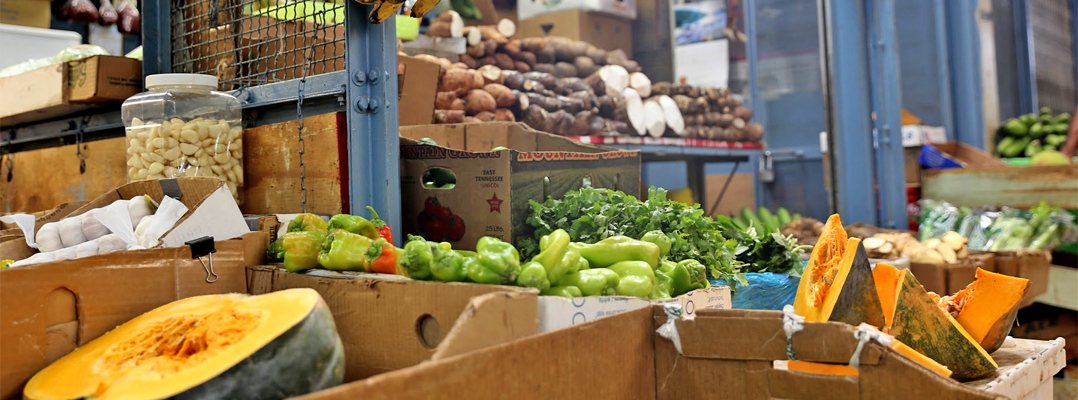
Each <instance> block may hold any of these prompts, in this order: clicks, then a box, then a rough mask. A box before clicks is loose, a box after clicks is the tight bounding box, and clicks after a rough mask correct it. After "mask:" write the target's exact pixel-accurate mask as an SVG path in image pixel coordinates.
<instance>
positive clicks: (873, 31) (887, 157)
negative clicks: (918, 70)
mask: <svg viewBox="0 0 1078 400" xmlns="http://www.w3.org/2000/svg"><path fill="white" fill-rule="evenodd" d="M866 3H867V4H866V8H867V10H866V11H867V14H866V20H867V21H868V25H869V26H868V28H869V32H868V33H869V38H870V40H869V42H870V44H871V45H870V46H869V65H870V66H871V74H872V77H873V78H874V79H873V85H872V104H873V110H874V111H875V113H876V130H875V132H876V141H875V142H876V181H877V183H878V187H879V197H880V217H879V220H880V226H882V227H885V228H891V229H895V228H900V227H905V226H906V223H905V222H906V179H905V161H904V159H903V155H902V87H901V86H900V85H899V72H898V71H899V65H898V36H897V34H896V32H895V31H896V27H895V3H894V0H870V1H867V2H866Z"/></svg>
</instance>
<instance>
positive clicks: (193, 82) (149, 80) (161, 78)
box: [146, 74, 217, 89]
mask: <svg viewBox="0 0 1078 400" xmlns="http://www.w3.org/2000/svg"><path fill="white" fill-rule="evenodd" d="M158 86H208V87H211V88H214V89H216V88H217V77H216V76H213V75H204V74H157V75H149V76H147V77H146V88H147V89H149V88H153V87H158Z"/></svg>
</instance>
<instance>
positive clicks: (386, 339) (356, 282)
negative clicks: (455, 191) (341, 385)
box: [247, 266, 539, 382]
mask: <svg viewBox="0 0 1078 400" xmlns="http://www.w3.org/2000/svg"><path fill="white" fill-rule="evenodd" d="M291 288H312V289H315V290H317V291H318V293H319V294H321V295H322V298H323V299H325V300H326V304H327V305H329V309H330V311H331V312H332V313H333V318H334V321H335V322H336V324H337V330H338V331H339V332H340V335H341V341H342V342H344V353H345V356H344V360H345V368H344V374H345V381H346V382H349V381H354V380H359V379H365V378H368V377H371V376H374V375H378V374H382V373H385V372H388V371H394V370H398V369H402V368H407V367H411V366H413V365H416V364H419V363H421V362H423V361H427V360H431V359H438V358H444V357H450V356H453V355H456V354H462V353H465V352H468V351H471V350H474V349H478V348H483V347H488V346H494V345H497V344H499V343H507V342H510V341H513V340H516V339H520V338H523V337H526V336H531V335H534V334H535V333H536V332H537V330H538V323H539V322H538V317H537V314H536V309H537V308H536V297H537V295H538V293H537V292H536V291H535V290H533V289H525V288H518V287H511V286H496V285H479V284H471V283H445V282H427V281H414V280H410V279H407V278H403V277H395V276H392V275H381V274H360V273H347V272H334V271H326V270H314V271H311V272H308V273H307V274H293V273H288V272H286V271H284V270H283V269H281V268H279V267H278V266H258V267H251V268H248V270H247V289H248V291H249V293H250V294H263V293H268V292H272V291H278V290H284V289H291ZM487 294H497V295H500V296H501V297H502V300H504V301H497V302H491V303H490V304H489V307H483V306H480V305H479V304H478V303H482V302H483V301H479V300H478V298H477V296H483V295H487ZM473 298H476V299H473ZM477 302H478V303H477Z"/></svg>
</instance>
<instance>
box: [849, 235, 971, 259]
mask: <svg viewBox="0 0 1078 400" xmlns="http://www.w3.org/2000/svg"><path fill="white" fill-rule="evenodd" d="M967 243H969V239H967V238H966V237H965V236H962V235H961V234H959V233H958V232H955V231H948V232H947V233H944V234H943V236H942V237H941V238H939V239H929V240H926V241H925V242H923V243H922V242H920V241H918V240H917V238H915V237H914V236H913V234H911V233H908V232H881V233H877V234H875V235H873V236H871V237H868V238H865V239H864V245H865V250H867V251H868V256H869V257H872V258H876V259H883V260H894V259H898V258H899V257H906V258H908V259H909V260H910V261H911V262H918V263H925V264H956V263H958V262H960V261H962V260H965V259H966V258H969V248H968V247H967Z"/></svg>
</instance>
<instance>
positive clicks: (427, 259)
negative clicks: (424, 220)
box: [399, 235, 434, 281]
mask: <svg viewBox="0 0 1078 400" xmlns="http://www.w3.org/2000/svg"><path fill="white" fill-rule="evenodd" d="M431 247H432V246H431V245H430V244H429V243H427V240H426V239H423V238H422V237H420V236H414V235H408V243H405V244H404V252H403V253H402V254H401V256H400V261H399V262H400V266H401V270H403V272H404V273H405V275H406V276H408V277H410V278H412V279H415V280H421V281H426V280H430V279H431V278H432V277H433V272H432V271H431V269H430V266H431V263H433V262H434V251H433V249H432V248H431Z"/></svg>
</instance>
